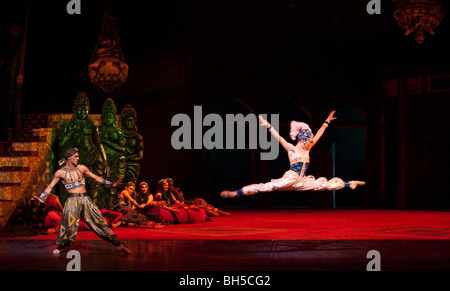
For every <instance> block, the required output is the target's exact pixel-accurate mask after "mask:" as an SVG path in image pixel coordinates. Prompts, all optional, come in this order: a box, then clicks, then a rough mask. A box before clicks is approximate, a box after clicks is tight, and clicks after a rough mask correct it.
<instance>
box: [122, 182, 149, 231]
mask: <svg viewBox="0 0 450 291" xmlns="http://www.w3.org/2000/svg"><path fill="white" fill-rule="evenodd" d="M135 188H136V185H135V184H134V183H133V182H128V183H127V185H126V186H125V189H123V191H122V192H120V193H119V196H118V204H117V205H116V207H115V209H116V210H117V211H118V212H120V213H122V214H123V216H122V217H121V218H119V220H120V221H121V223H122V225H124V226H125V225H126V226H143V227H153V226H154V223H152V222H150V221H149V220H148V218H147V216H145V215H143V214H142V213H140V211H139V209H141V208H142V207H143V206H141V205H140V204H139V203H138V202H137V201H136V200H134V199H133V197H132V195H133V193H134V191H135Z"/></svg>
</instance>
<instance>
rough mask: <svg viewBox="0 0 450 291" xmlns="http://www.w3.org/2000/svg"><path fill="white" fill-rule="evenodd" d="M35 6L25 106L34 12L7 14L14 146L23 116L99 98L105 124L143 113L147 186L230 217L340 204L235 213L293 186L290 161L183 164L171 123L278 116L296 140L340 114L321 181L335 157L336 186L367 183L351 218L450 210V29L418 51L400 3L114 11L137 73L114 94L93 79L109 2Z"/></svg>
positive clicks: (5, 60) (202, 157) (185, 154)
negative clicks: (22, 41)
mask: <svg viewBox="0 0 450 291" xmlns="http://www.w3.org/2000/svg"><path fill="white" fill-rule="evenodd" d="M5 2H6V3H5ZM31 2H32V3H31V10H30V17H29V26H28V36H27V46H26V54H25V70H24V71H25V73H24V81H23V90H22V92H21V93H22V95H21V100H20V102H16V101H17V99H16V97H15V96H14V95H11V94H10V91H9V89H10V88H9V87H8V84H7V82H6V81H5V80H7V78H8V64H9V62H10V61H11V60H12V59H13V57H12V56H13V52H14V48H15V46H14V41H15V38H14V37H13V36H11V33H10V29H11V26H12V25H18V26H23V19H24V15H25V13H26V3H27V2H26V1H23V0H19V1H2V4H1V6H0V7H1V18H2V19H1V30H0V38H1V41H2V45H1V51H0V52H1V55H0V56H1V58H2V61H1V72H2V86H1V99H2V100H1V102H2V103H1V110H2V114H1V115H2V122H1V124H2V129H1V131H2V132H1V134H2V139H3V140H5V139H6V132H7V128H8V127H14V125H15V124H14V120H15V119H14V115H13V113H14V112H15V110H16V111H17V107H18V106H20V107H19V108H20V112H21V113H22V114H46V113H72V106H73V101H74V98H75V95H76V94H77V93H78V92H80V91H85V92H86V93H87V96H88V97H89V99H90V103H91V110H90V113H92V114H100V113H101V106H102V104H103V102H104V101H105V99H106V98H108V97H111V98H113V100H114V101H115V103H116V105H117V107H118V109H119V110H121V109H122V108H123V107H124V106H125V105H126V104H131V105H132V106H133V107H134V108H135V109H136V111H137V113H138V128H139V133H140V134H142V136H143V137H144V143H145V151H144V159H143V161H142V163H141V165H142V168H141V176H140V179H139V180H145V181H148V182H149V183H150V185H151V188H152V190H154V189H155V187H156V183H157V181H158V180H159V179H161V178H165V177H168V176H170V177H173V178H174V179H175V182H176V184H177V185H178V186H179V187H181V188H182V190H183V191H184V193H185V196H186V197H187V198H192V197H203V198H205V199H206V200H207V201H208V202H210V203H212V204H214V205H217V206H227V207H234V206H250V207H311V208H318V207H321V208H322V207H325V208H329V207H331V205H332V202H331V201H332V196H331V195H332V193H308V192H307V193H288V192H283V193H270V194H261V195H256V196H252V197H246V198H245V199H239V200H232V201H229V200H223V199H221V198H220V197H219V193H220V191H221V190H224V189H230V190H234V189H237V188H239V187H241V186H244V185H247V184H250V183H255V182H265V181H268V180H270V179H272V178H278V177H280V176H281V175H282V174H283V173H284V171H286V170H287V169H288V159H287V156H286V154H285V152H284V150H283V149H282V148H280V155H279V158H278V159H277V160H274V161H261V160H260V158H259V157H260V150H212V151H208V150H174V149H173V148H172V145H171V143H170V138H171V136H172V133H173V132H174V131H175V129H176V127H172V126H171V125H170V122H171V119H172V117H173V116H174V115H175V114H177V113H186V114H188V115H190V116H192V114H193V108H194V105H201V106H202V109H203V113H204V114H207V113H211V112H215V113H220V114H221V115H222V116H225V114H236V113H243V114H244V115H245V114H248V113H255V114H259V113H266V114H275V113H277V114H280V132H281V134H282V135H283V136H284V137H285V138H286V139H287V138H288V131H289V122H290V120H293V119H295V120H299V121H305V122H307V123H309V124H310V125H311V127H312V129H313V131H314V132H315V131H316V130H317V129H318V128H319V127H320V125H321V124H322V122H323V121H324V120H325V118H326V117H327V115H328V113H329V111H330V110H332V109H336V110H337V113H336V116H337V117H338V120H337V121H336V122H334V123H333V126H332V127H331V128H329V129H328V130H327V132H326V133H325V135H324V137H323V139H322V140H321V142H320V143H319V144H318V145H317V146H316V147H315V148H314V150H313V152H312V153H311V160H312V163H311V165H310V167H309V173H310V174H312V175H315V176H316V177H317V176H326V177H331V174H332V173H331V172H330V161H329V158H327V156H329V154H330V149H331V147H332V145H333V143H334V145H335V149H336V176H338V177H342V178H343V179H344V180H348V179H361V180H365V181H367V186H365V187H362V188H360V189H358V190H356V191H353V192H352V191H350V190H341V191H338V192H336V205H337V207H364V208H447V207H450V198H449V195H448V189H447V188H446V185H445V184H446V183H445V180H446V178H447V174H448V171H447V170H446V169H447V165H448V163H449V151H448V148H447V144H448V140H449V139H448V131H449V129H450V128H449V122H448V120H447V116H448V114H447V112H448V108H449V104H450V83H449V82H448V80H449V79H450V68H449V65H450V56H449V53H448V52H449V51H450V41H449V38H450V22H449V18H450V17H449V16H448V15H446V16H445V17H444V19H443V21H442V22H441V24H440V25H439V26H438V27H437V28H436V29H435V32H436V34H435V35H434V36H430V35H426V39H425V42H424V43H422V44H420V45H419V44H417V43H416V42H415V41H414V39H413V38H412V36H404V35H403V34H404V31H403V29H401V28H400V27H399V26H398V23H397V21H396V20H395V19H394V17H393V12H394V10H395V6H394V5H393V4H392V3H391V2H389V1H381V3H382V6H381V14H380V15H369V14H368V13H367V12H366V5H367V3H368V1H367V0H361V1H339V0H302V1H300V0H289V1H287V0H239V1H215V0H171V1H158V2H155V1H142V0H133V1H120V0H114V1H112V14H113V16H116V17H117V30H118V34H119V37H120V38H121V47H122V50H123V52H124V55H125V60H126V62H127V64H128V65H129V68H130V71H129V75H128V79H127V82H126V83H125V84H124V85H122V86H120V87H118V88H117V89H116V90H115V91H113V92H112V93H110V94H106V93H104V92H103V91H102V90H101V89H100V88H98V87H96V86H94V85H93V84H91V82H90V79H89V76H88V73H87V68H88V65H89V61H90V57H91V54H92V51H93V49H94V45H95V43H96V40H97V37H98V35H99V31H100V27H101V20H102V16H103V13H104V11H105V4H104V1H101V0H89V1H87V0H81V4H82V6H81V7H82V8H81V9H82V11H81V15H68V14H67V13H66V4H67V2H68V1H61V0H42V1H31ZM448 8H449V7H448V5H447V3H444V10H445V12H446V13H447V14H450V13H449V10H448ZM3 44H4V45H3ZM204 130H205V129H204Z"/></svg>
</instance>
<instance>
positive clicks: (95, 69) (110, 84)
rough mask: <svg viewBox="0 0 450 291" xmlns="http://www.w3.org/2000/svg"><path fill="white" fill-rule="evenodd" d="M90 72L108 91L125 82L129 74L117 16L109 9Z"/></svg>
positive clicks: (89, 68)
mask: <svg viewBox="0 0 450 291" xmlns="http://www.w3.org/2000/svg"><path fill="white" fill-rule="evenodd" d="M88 73H89V77H90V78H91V81H92V83H93V84H95V85H96V86H99V87H100V88H102V89H103V91H105V92H106V93H110V92H112V91H113V90H114V89H116V88H117V87H118V86H120V85H122V84H123V83H125V81H126V79H127V76H128V65H127V64H126V63H125V59H124V56H123V52H122V49H121V48H120V39H119V36H118V35H117V30H116V18H115V17H112V16H111V15H110V13H109V12H108V10H107V11H106V12H105V14H104V16H103V22H102V28H101V30H100V35H99V37H98V39H97V43H96V44H95V48H94V51H93V53H92V57H91V62H90V65H89V67H88Z"/></svg>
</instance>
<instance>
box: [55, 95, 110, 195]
mask: <svg viewBox="0 0 450 291" xmlns="http://www.w3.org/2000/svg"><path fill="white" fill-rule="evenodd" d="M89 109H90V108H89V99H88V98H87V96H86V94H85V93H84V92H80V93H78V94H77V96H76V97H75V102H74V106H73V116H72V118H71V119H69V120H66V121H65V122H64V123H63V124H62V125H61V127H60V129H59V133H58V140H57V142H58V158H59V159H61V158H62V157H63V155H64V152H65V150H66V149H68V148H77V149H78V152H79V155H80V160H79V162H80V164H83V165H85V166H87V167H88V168H89V170H90V171H91V172H92V173H94V174H95V175H97V176H104V177H109V176H110V171H109V166H108V163H107V159H106V154H105V150H104V148H103V145H102V143H101V139H100V135H99V132H98V128H97V125H96V124H95V123H94V122H93V121H92V120H91V119H90V118H89V116H88V114H89ZM87 187H88V193H90V195H91V199H92V200H93V202H94V203H97V199H98V197H97V196H98V191H99V189H100V187H101V185H100V184H99V183H97V182H96V181H94V180H92V179H88V181H87ZM60 190H61V191H60V196H61V197H60V198H61V199H62V200H64V201H65V198H66V197H67V192H66V191H65V189H62V188H60Z"/></svg>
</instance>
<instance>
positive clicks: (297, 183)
mask: <svg viewBox="0 0 450 291" xmlns="http://www.w3.org/2000/svg"><path fill="white" fill-rule="evenodd" d="M308 164H309V163H302V162H299V163H295V164H293V165H291V169H290V170H289V171H287V172H286V173H284V175H283V177H281V178H279V179H272V180H271V181H270V182H268V183H260V184H252V185H248V186H245V187H242V189H240V191H242V192H241V193H242V194H243V195H252V194H256V193H262V192H272V191H332V190H339V189H342V188H344V187H346V186H347V187H348V182H344V181H343V180H342V179H341V178H333V179H331V180H327V179H326V178H324V177H320V178H318V179H316V178H314V176H311V175H309V176H305V173H306V169H307V168H308ZM240 191H239V190H238V193H239V192H240ZM239 194H240V193H239Z"/></svg>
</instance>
